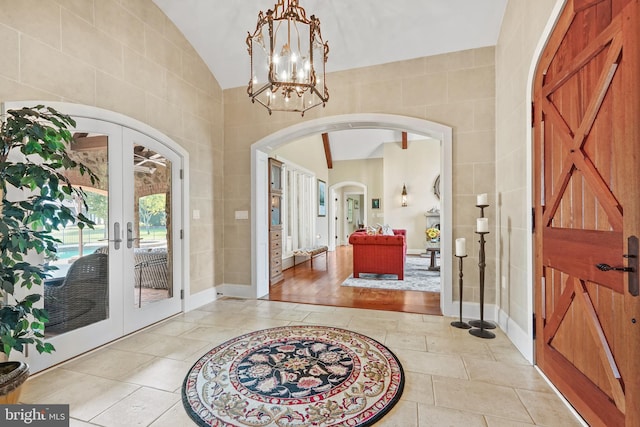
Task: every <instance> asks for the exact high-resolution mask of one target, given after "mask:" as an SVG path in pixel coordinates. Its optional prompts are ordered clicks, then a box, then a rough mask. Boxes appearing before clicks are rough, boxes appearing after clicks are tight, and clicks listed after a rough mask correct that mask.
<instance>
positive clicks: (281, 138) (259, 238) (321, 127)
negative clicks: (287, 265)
mask: <svg viewBox="0 0 640 427" xmlns="http://www.w3.org/2000/svg"><path fill="white" fill-rule="evenodd" d="M347 129H391V130H397V131H401V132H410V133H415V134H418V135H423V136H426V137H430V138H433V139H436V140H438V141H440V143H441V158H440V169H441V171H442V173H441V215H442V224H441V227H442V234H441V238H442V241H441V249H442V253H443V254H448V253H451V252H452V251H451V236H452V194H451V193H452V184H451V182H452V179H451V176H452V147H451V145H452V129H451V128H450V127H448V126H445V125H442V124H439V123H435V122H431V121H428V120H422V119H416V118H413V117H406V116H399V115H392V114H345V115H340V116H331V117H324V118H321V119H316V120H310V121H307V122H304V123H300V124H297V125H294V126H290V127H288V128H285V129H281V130H279V131H277V132H275V133H273V134H271V135H268V136H266V137H265V138H262V139H261V140H259V141H257V142H256V143H254V144H253V145H252V146H251V174H252V177H251V206H252V215H251V240H252V244H251V248H252V249H251V250H252V254H251V255H252V256H251V269H252V270H251V271H252V275H251V277H252V283H251V290H250V291H249V294H250V295H248V296H252V297H256V298H257V297H262V296H264V295H267V294H268V292H269V280H268V260H269V257H268V226H267V225H268V212H267V200H266V198H265V194H267V191H266V190H267V182H266V181H267V179H266V177H267V158H268V155H269V152H270V151H271V150H273V149H274V148H276V147H278V146H280V145H283V144H286V143H288V142H290V141H293V140H296V139H300V138H302V137H304V136H307V135H312V134H317V133H322V132H327V131H336V130H347ZM451 266H452V261H451V257H443V259H442V270H441V277H442V284H443V286H442V294H441V300H440V301H441V302H440V304H441V310H442V313H443V314H445V315H454V314H455V313H456V306H455V305H454V303H453V300H452V298H453V295H452V289H451ZM245 294H246V291H245Z"/></svg>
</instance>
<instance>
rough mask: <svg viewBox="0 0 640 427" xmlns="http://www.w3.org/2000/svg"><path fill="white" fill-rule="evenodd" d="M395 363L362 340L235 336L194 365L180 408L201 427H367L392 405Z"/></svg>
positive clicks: (329, 335) (399, 378) (328, 333)
mask: <svg viewBox="0 0 640 427" xmlns="http://www.w3.org/2000/svg"><path fill="white" fill-rule="evenodd" d="M403 387H404V373H403V371H402V366H401V365H400V362H399V361H398V359H397V358H396V356H395V355H394V354H393V353H392V352H391V351H390V350H389V349H388V348H387V347H385V346H384V345H382V344H380V343H379V342H377V341H375V340H374V339H372V338H369V337H367V336H364V335H361V334H358V333H355V332H351V331H347V330H344V329H339V328H332V327H326V326H285V327H280V328H271V329H265V330H261V331H256V332H252V333H249V334H245V335H241V336H239V337H237V338H234V339H232V340H229V341H227V342H225V343H224V344H221V345H219V346H217V347H215V348H214V349H212V350H211V351H209V352H208V353H207V354H205V355H204V356H202V357H201V358H200V360H198V361H197V362H196V363H195V364H194V365H193V367H192V368H191V370H190V371H189V373H188V374H187V376H186V378H185V380H184V383H183V387H182V402H183V404H184V407H185V409H186V410H187V413H188V414H189V416H190V417H191V418H192V419H193V420H194V421H195V422H196V423H197V424H199V425H201V426H252V427H254V426H281V427H293V426H350V427H353V426H368V425H371V424H373V423H374V422H376V421H378V420H379V419H380V418H381V417H382V416H383V415H384V414H385V413H386V412H387V411H389V409H391V407H393V405H395V403H396V402H397V401H398V400H399V399H400V395H401V394H402V389H403Z"/></svg>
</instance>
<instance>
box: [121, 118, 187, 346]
mask: <svg viewBox="0 0 640 427" xmlns="http://www.w3.org/2000/svg"><path fill="white" fill-rule="evenodd" d="M122 147H123V151H124V152H123V155H124V157H123V167H124V170H123V174H122V176H124V177H126V180H125V181H124V182H123V188H122V199H123V201H122V202H123V206H122V209H123V217H122V223H123V224H124V230H123V233H124V235H123V240H124V242H123V243H124V245H123V255H124V256H123V257H122V258H123V269H122V271H123V273H124V274H123V276H124V277H123V278H122V283H123V284H124V333H125V334H127V333H130V332H133V331H136V330H138V329H140V328H143V327H145V326H148V325H150V324H152V323H155V322H158V321H160V320H162V319H165V318H167V317H169V316H172V315H174V314H176V313H178V312H180V310H181V308H182V304H181V300H180V290H181V289H180V287H179V284H180V280H179V277H180V275H179V274H178V273H179V272H180V269H179V266H180V245H179V244H178V243H179V242H180V229H181V224H182V218H181V217H180V212H181V208H180V204H181V200H182V196H181V193H180V170H181V169H182V167H181V162H180V157H179V156H178V155H177V154H176V153H175V152H173V151H171V150H169V149H168V148H167V147H165V146H164V145H163V144H161V143H160V142H158V141H156V140H155V139H153V138H150V137H148V136H147V135H144V134H142V133H140V132H137V131H135V130H132V129H128V128H124V129H123V144H122ZM154 217H155V218H154Z"/></svg>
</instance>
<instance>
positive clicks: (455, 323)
mask: <svg viewBox="0 0 640 427" xmlns="http://www.w3.org/2000/svg"><path fill="white" fill-rule="evenodd" d="M466 257H467V256H466V255H462V256H459V255H456V258H458V266H459V269H460V273H459V276H460V280H459V281H458V284H459V287H460V320H459V321H457V320H456V321H453V322H451V326H453V327H455V328H460V329H471V325H469V324H468V323H467V322H463V321H462V276H463V274H462V259H463V258H466Z"/></svg>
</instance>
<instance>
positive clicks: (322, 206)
mask: <svg viewBox="0 0 640 427" xmlns="http://www.w3.org/2000/svg"><path fill="white" fill-rule="evenodd" d="M326 193H327V183H326V182H324V181H322V180H320V179H319V180H318V216H327V194H326Z"/></svg>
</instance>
